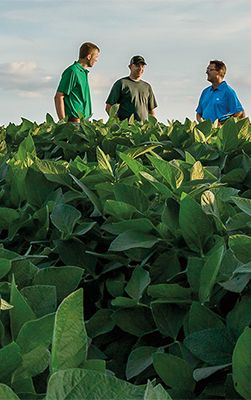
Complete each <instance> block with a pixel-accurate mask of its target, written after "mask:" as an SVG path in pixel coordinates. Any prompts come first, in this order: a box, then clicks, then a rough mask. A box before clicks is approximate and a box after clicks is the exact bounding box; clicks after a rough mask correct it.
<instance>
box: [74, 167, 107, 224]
mask: <svg viewBox="0 0 251 400" xmlns="http://www.w3.org/2000/svg"><path fill="white" fill-rule="evenodd" d="M70 176H71V177H72V179H73V180H74V181H75V182H76V184H77V185H78V186H79V187H80V188H81V189H82V191H83V192H84V193H85V195H86V196H87V197H88V198H89V200H90V201H91V203H92V204H93V206H94V213H95V216H100V215H102V207H101V203H100V200H99V198H98V197H97V196H96V194H95V193H94V192H92V191H91V190H90V189H89V188H88V187H87V186H86V185H85V184H84V183H83V182H81V181H80V180H78V179H77V178H76V177H75V176H74V175H72V174H70Z"/></svg>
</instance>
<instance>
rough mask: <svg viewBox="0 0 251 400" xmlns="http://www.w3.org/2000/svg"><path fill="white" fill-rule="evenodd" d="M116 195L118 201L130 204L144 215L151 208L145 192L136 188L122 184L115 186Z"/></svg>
mask: <svg viewBox="0 0 251 400" xmlns="http://www.w3.org/2000/svg"><path fill="white" fill-rule="evenodd" d="M114 194H115V198H116V200H117V201H122V202H124V203H128V204H130V205H132V206H133V207H135V208H136V209H137V210H138V211H140V212H142V213H144V212H146V211H147V209H148V208H149V201H148V198H147V196H146V195H145V193H144V192H143V190H141V189H139V188H138V187H136V186H134V187H133V188H132V187H131V186H129V185H125V184H122V183H119V184H116V185H115V186H114Z"/></svg>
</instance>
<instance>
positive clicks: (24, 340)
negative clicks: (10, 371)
mask: <svg viewBox="0 0 251 400" xmlns="http://www.w3.org/2000/svg"><path fill="white" fill-rule="evenodd" d="M54 320H55V314H48V315H45V316H44V317H42V318H38V319H36V320H34V321H28V322H26V323H25V324H24V325H23V326H22V328H21V329H20V332H19V334H18V336H17V339H16V343H17V344H18V345H19V347H20V349H21V351H22V353H23V354H25V353H28V352H30V351H32V350H33V349H36V348H37V347H45V348H48V347H49V345H50V344H51V342H52V334H53V327H54Z"/></svg>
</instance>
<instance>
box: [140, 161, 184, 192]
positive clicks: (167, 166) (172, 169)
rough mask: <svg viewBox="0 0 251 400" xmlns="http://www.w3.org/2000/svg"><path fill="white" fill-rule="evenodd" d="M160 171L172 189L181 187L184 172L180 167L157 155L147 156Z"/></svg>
mask: <svg viewBox="0 0 251 400" xmlns="http://www.w3.org/2000/svg"><path fill="white" fill-rule="evenodd" d="M147 157H148V158H149V160H150V161H151V163H152V165H153V166H154V167H155V168H156V170H157V171H158V173H159V174H160V175H161V176H162V177H163V178H164V179H165V180H166V182H167V183H168V184H169V186H170V187H171V188H172V189H177V188H179V187H180V185H181V183H182V181H183V179H184V174H183V172H182V171H181V169H179V168H178V167H176V166H174V165H172V164H171V163H169V162H167V161H165V160H162V159H160V158H157V157H153V156H147Z"/></svg>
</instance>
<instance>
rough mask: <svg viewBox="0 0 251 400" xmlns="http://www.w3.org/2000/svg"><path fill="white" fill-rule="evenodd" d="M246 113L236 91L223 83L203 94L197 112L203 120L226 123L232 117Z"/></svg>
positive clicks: (211, 87)
mask: <svg viewBox="0 0 251 400" xmlns="http://www.w3.org/2000/svg"><path fill="white" fill-rule="evenodd" d="M240 111H244V109H243V107H242V105H241V103H240V101H239V99H238V97H237V95H236V93H235V91H234V90H233V89H232V88H231V87H230V86H229V85H228V84H227V82H225V81H223V82H221V83H220V85H219V86H218V87H217V88H216V89H213V86H209V87H207V88H206V89H204V90H203V91H202V93H201V96H200V100H199V104H198V107H197V108H196V112H197V113H198V114H200V115H201V116H202V118H203V119H210V120H211V121H212V122H214V121H215V120H216V119H218V120H219V121H224V120H225V119H227V118H229V117H230V116H231V115H233V114H235V113H237V112H240Z"/></svg>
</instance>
